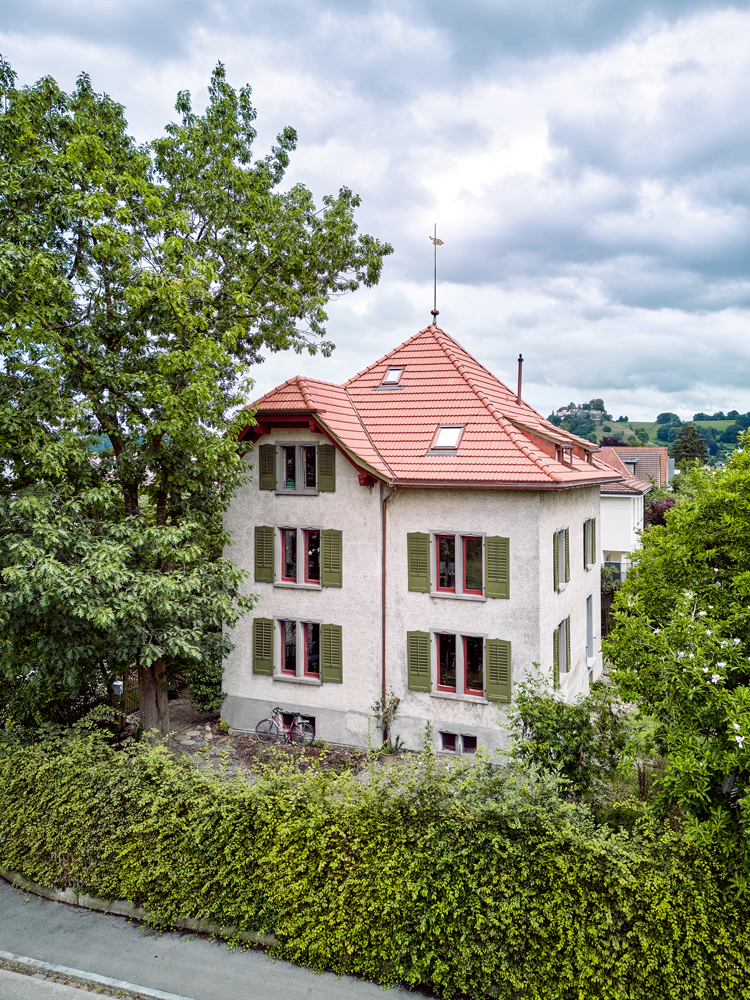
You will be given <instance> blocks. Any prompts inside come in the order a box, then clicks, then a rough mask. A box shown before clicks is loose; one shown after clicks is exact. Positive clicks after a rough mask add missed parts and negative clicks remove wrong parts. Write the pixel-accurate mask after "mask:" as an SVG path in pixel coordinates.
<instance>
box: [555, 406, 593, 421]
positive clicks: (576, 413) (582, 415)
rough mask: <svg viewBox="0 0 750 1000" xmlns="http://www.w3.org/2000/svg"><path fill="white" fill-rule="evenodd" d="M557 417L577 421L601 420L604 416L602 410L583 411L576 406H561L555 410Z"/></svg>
mask: <svg viewBox="0 0 750 1000" xmlns="http://www.w3.org/2000/svg"><path fill="white" fill-rule="evenodd" d="M555 416H557V417H576V418H578V419H579V420H586V419H588V420H601V419H602V417H603V416H604V412H603V411H602V410H585V409H581V408H580V407H578V406H561V407H560V408H559V409H558V410H555Z"/></svg>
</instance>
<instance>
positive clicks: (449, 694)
mask: <svg viewBox="0 0 750 1000" xmlns="http://www.w3.org/2000/svg"><path fill="white" fill-rule="evenodd" d="M439 635H455V637H456V690H455V691H438V672H439V667H440V663H439V660H438V639H437V637H438V636H439ZM464 637H465V638H467V639H481V640H482V660H483V662H482V693H481V694H466V693H465V692H466V662H465V660H464V644H463V639H464ZM488 639H489V633H487V632H470V631H468V630H465V629H455V628H431V629H430V674H431V688H432V690H431V692H430V696H431V697H432V698H449V699H450V700H451V701H468V702H473V703H474V704H475V705H489V702H488V701H487V641H488ZM467 735H468V736H473V735H474V734H473V733H468V734H467Z"/></svg>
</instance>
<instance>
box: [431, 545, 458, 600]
mask: <svg viewBox="0 0 750 1000" xmlns="http://www.w3.org/2000/svg"><path fill="white" fill-rule="evenodd" d="M443 538H452V539H453V586H452V587H441V586H440V541H441V539H443ZM435 558H436V560H437V564H436V566H435V570H436V573H435V590H439V591H441V592H442V593H443V594H455V593H456V536H455V535H436V536H435Z"/></svg>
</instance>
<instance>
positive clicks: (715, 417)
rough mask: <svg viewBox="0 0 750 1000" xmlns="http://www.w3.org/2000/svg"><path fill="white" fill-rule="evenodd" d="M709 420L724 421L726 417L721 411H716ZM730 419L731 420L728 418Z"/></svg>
mask: <svg viewBox="0 0 750 1000" xmlns="http://www.w3.org/2000/svg"><path fill="white" fill-rule="evenodd" d="M710 419H711V420H726V419H727V416H726V414H725V413H724V411H723V410H717V411H716V413H714V414H713V415H712V416H711V417H710ZM730 419H731V418H730Z"/></svg>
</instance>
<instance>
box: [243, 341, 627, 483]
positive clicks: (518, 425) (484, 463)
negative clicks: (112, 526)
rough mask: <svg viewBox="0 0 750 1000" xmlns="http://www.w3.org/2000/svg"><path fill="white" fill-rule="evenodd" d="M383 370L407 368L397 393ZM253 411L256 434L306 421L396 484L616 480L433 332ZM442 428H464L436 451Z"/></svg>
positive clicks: (585, 446) (284, 392)
mask: <svg viewBox="0 0 750 1000" xmlns="http://www.w3.org/2000/svg"><path fill="white" fill-rule="evenodd" d="M389 368H403V372H402V374H401V377H400V379H399V382H398V388H393V387H387V388H386V387H384V386H383V385H382V383H383V378H384V377H385V374H386V372H387V371H388V369H389ZM251 408H254V409H255V412H256V420H257V421H258V423H259V424H260V425H261V428H260V431H261V433H262V428H263V425H264V424H265V423H269V424H273V422H274V416H276V417H277V418H279V419H281V420H283V419H284V417H285V416H286V417H287V419H288V418H289V417H290V416H291V414H297V415H300V416H302V417H305V418H307V417H309V418H310V420H313V421H315V423H317V425H318V426H319V427H320V429H321V430H322V431H323V433H324V434H327V435H328V436H329V437H330V438H331V440H333V441H334V442H335V443H336V444H337V445H338V446H339V447H340V448H341V449H342V450H343V451H345V452H347V453H348V454H349V456H350V458H354V460H355V462H356V461H357V460H358V461H359V464H361V465H362V467H363V469H365V470H367V471H369V472H373V473H375V475H376V476H377V477H379V478H381V479H383V480H385V481H386V482H389V483H391V484H393V485H397V484H403V485H414V486H429V485H442V486H485V487H495V488H502V487H506V488H512V487H516V488H523V487H527V488H531V489H541V488H553V489H554V488H561V487H565V486H583V485H587V484H591V485H594V484H599V483H603V482H615V481H619V480H620V479H621V478H622V475H621V473H619V472H615V471H614V470H612V469H611V468H610V467H609V466H606V465H601V464H595V463H594V462H593V460H592V461H588V460H587V458H591V456H592V453H593V452H594V451H596V450H597V447H596V445H593V444H592V443H591V442H590V441H587V440H585V439H584V438H579V437H576V436H575V435H573V434H570V433H568V432H567V431H562V430H560V428H559V427H555V425H554V424H551V423H549V421H547V420H545V419H544V417H542V416H541V415H540V414H539V413H537V412H536V410H534V409H532V407H530V406H529V405H528V404H526V403H524V402H523V401H521V402H520V403H518V402H517V401H516V394H515V392H513V391H512V390H511V389H509V388H508V386H506V385H504V383H502V382H501V381H500V380H499V379H498V378H496V377H495V376H494V375H493V374H492V372H490V371H488V370H487V369H486V368H485V367H484V366H483V365H481V364H480V363H479V362H478V361H476V360H475V359H474V358H473V357H472V356H471V355H470V354H469V353H468V352H467V351H465V350H464V349H463V347H461V345H460V344H458V343H457V342H456V341H455V340H454V339H453V338H452V337H450V336H449V335H448V334H447V333H445V332H444V331H443V330H441V329H440V328H439V327H436V326H428V327H426V328H425V329H424V330H421V331H420V332H419V333H418V334H416V335H415V336H414V337H411V338H410V339H409V340H407V341H405V343H403V344H401V346H400V347H397V348H395V350H393V351H391V352H390V353H389V354H386V355H385V357H383V358H381V359H380V360H379V361H376V362H375V363H374V364H372V365H370V366H369V367H368V368H365V369H364V371H362V372H360V373H359V374H358V375H355V376H354V377H353V378H351V379H349V380H348V381H347V382H345V383H344V385H342V386H340V385H334V384H332V383H330V382H321V381H318V380H317V379H309V378H302V377H301V376H299V375H298V376H296V377H295V378H292V379H289V380H288V381H287V382H285V383H284V384H283V385H281V386H279V387H278V388H276V389H273V390H272V391H271V392H269V393H266V395H265V396H263V397H262V398H261V399H260V400H258V402H257V403H255V404H253V407H251ZM441 426H453V427H461V428H463V430H462V434H461V438H460V441H459V443H458V447H457V448H456V449H455V450H454V451H452V452H447V451H443V452H441V451H436V450H435V448H434V443H435V437H436V434H437V431H438V428H439V427H441ZM252 430H253V429H252V428H248V431H249V432H250V433H252ZM257 433H258V432H255V434H254V435H253V436H257ZM559 448H564V449H566V450H567V454H562V453H561V452H560V451H559V450H558V449H559ZM562 458H564V459H565V461H563V460H562Z"/></svg>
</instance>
